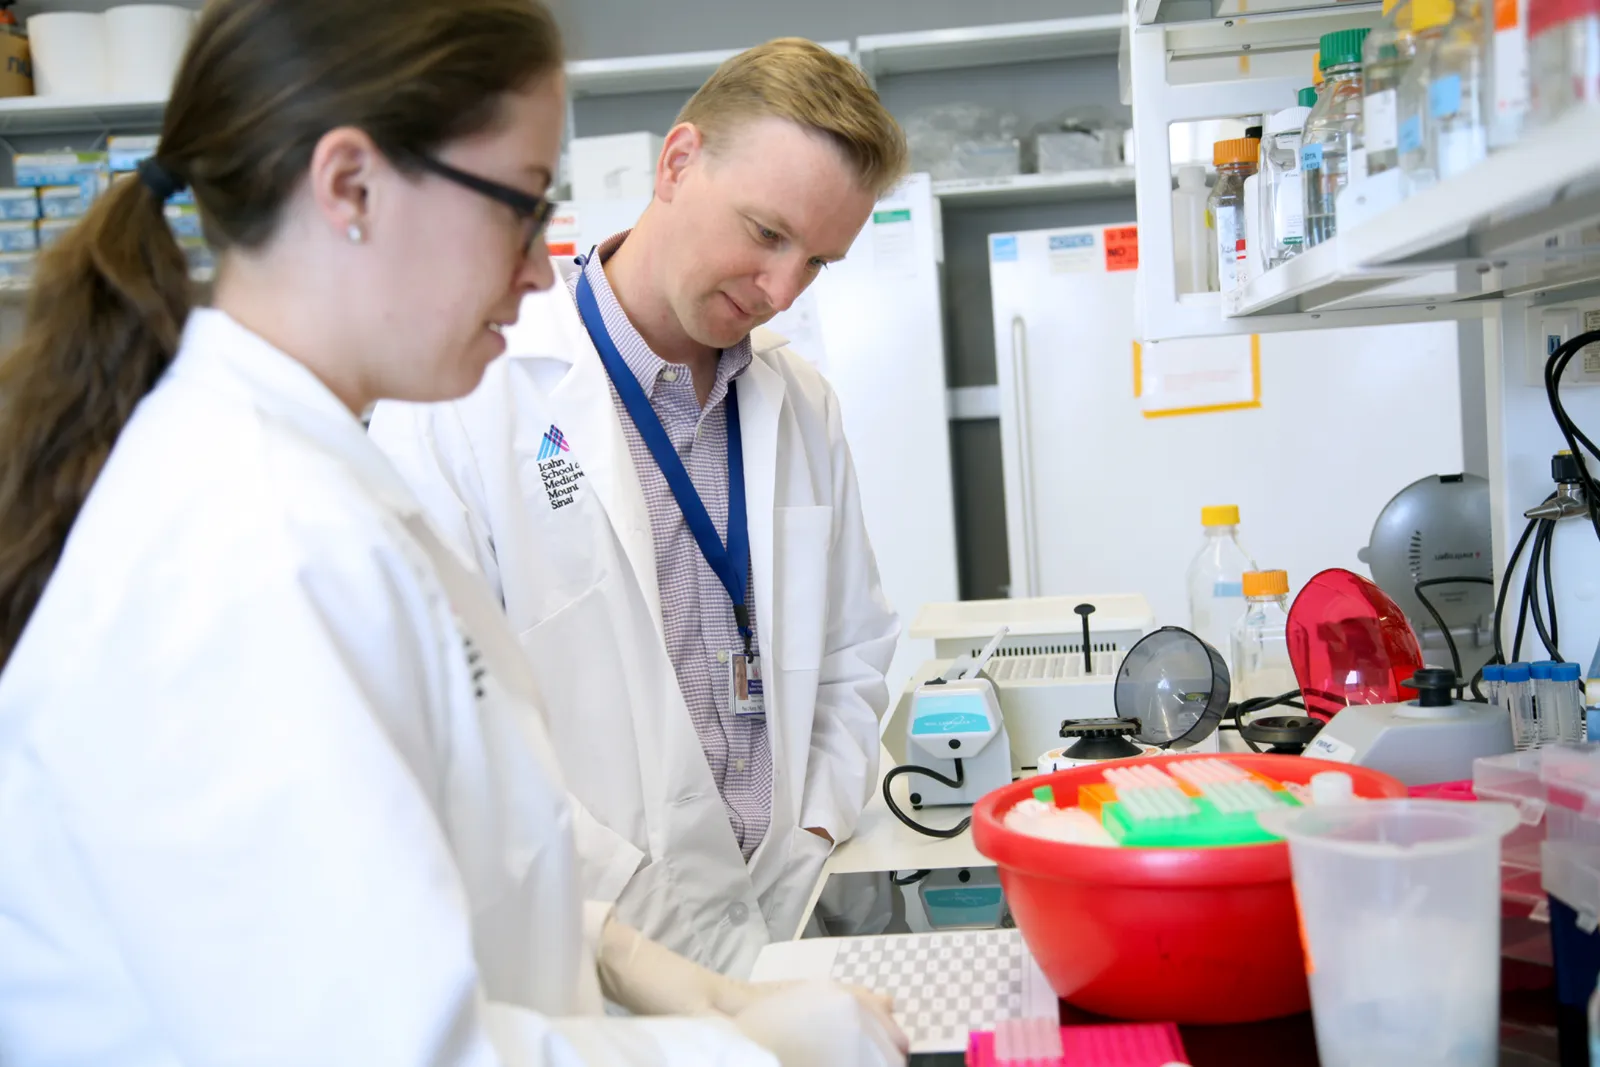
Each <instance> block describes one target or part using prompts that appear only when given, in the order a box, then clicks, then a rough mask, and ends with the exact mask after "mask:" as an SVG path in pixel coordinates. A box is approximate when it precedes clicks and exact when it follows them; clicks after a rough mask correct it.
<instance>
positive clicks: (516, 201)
mask: <svg viewBox="0 0 1600 1067" xmlns="http://www.w3.org/2000/svg"><path fill="white" fill-rule="evenodd" d="M416 160H417V162H418V163H419V164H420V165H421V166H422V167H423V169H424V170H430V171H432V172H433V173H434V174H437V175H438V176H439V177H441V178H444V179H445V180H447V181H452V182H455V183H456V184H457V185H459V186H461V187H462V188H463V189H471V190H472V191H473V192H475V193H477V194H478V195H479V196H486V197H488V198H489V199H490V200H493V201H495V202H496V203H498V204H504V205H505V206H506V207H508V208H510V209H511V211H512V214H514V215H516V216H517V221H518V222H520V223H521V224H522V227H523V232H522V254H523V256H524V257H526V256H527V255H528V254H529V253H531V252H532V251H533V245H534V242H535V241H537V240H538V239H539V235H540V234H542V233H544V230H545V227H546V226H548V225H550V216H552V215H554V214H555V211H556V205H555V202H554V201H552V200H550V199H548V198H546V197H543V196H530V195H529V194H528V193H525V192H523V191H522V190H521V189H513V188H512V187H511V186H509V185H501V184H500V183H499V182H496V181H490V180H489V179H488V178H480V177H478V176H477V175H476V174H468V173H467V172H466V171H464V170H457V169H456V168H454V167H452V166H451V165H450V164H448V163H441V162H440V161H439V160H437V159H434V158H432V157H430V156H417V157H416Z"/></svg>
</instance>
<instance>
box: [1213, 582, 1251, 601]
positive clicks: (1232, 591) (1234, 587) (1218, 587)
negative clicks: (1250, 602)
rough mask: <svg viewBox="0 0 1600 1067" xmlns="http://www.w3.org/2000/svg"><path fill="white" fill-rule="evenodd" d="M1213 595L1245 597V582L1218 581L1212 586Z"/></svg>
mask: <svg viewBox="0 0 1600 1067" xmlns="http://www.w3.org/2000/svg"><path fill="white" fill-rule="evenodd" d="M1211 595H1212V596H1216V597H1237V598H1239V599H1241V600H1242V599H1244V583H1243V582H1216V583H1215V584H1213V585H1212V586H1211Z"/></svg>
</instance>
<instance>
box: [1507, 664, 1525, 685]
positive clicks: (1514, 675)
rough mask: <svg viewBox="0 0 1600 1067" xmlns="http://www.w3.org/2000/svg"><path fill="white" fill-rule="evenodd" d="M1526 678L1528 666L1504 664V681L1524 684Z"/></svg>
mask: <svg viewBox="0 0 1600 1067" xmlns="http://www.w3.org/2000/svg"><path fill="white" fill-rule="evenodd" d="M1528 677H1529V671H1528V665H1527V664H1526V663H1508V664H1506V678H1505V680H1506V681H1508V682H1526V681H1527V680H1528Z"/></svg>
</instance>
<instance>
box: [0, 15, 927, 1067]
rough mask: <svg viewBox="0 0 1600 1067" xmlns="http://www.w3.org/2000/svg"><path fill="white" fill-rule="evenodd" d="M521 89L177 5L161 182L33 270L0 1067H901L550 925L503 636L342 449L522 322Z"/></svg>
mask: <svg viewBox="0 0 1600 1067" xmlns="http://www.w3.org/2000/svg"><path fill="white" fill-rule="evenodd" d="M560 71H561V48H560V40H559V35H558V33H557V31H556V27H555V24H554V22H553V21H552V19H551V18H550V16H549V14H548V13H547V12H546V11H545V10H544V9H543V8H542V7H539V6H538V5H537V4H536V3H533V2H531V0H451V2H449V3H440V2H438V0H272V2H270V3H262V2H260V0H213V2H212V3H211V4H209V5H208V6H207V8H206V11H205V14H204V16H203V18H202V20H201V23H200V25H199V27H198V29H197V31H196V34H195V37H194V40H193V42H192V43H191V45H190V47H189V51H188V54H187V56H186V57H185V60H184V63H183V66H182V69H181V71H180V72H179V75H178V78H177V82H176V85H175V87H174V91H173V96H172V100H171V103H170V105H169V107H168V109H167V112H166V118H165V123H164V128H163V131H162V137H161V148H160V151H159V153H158V154H157V155H156V156H155V157H154V158H152V159H151V160H149V161H147V162H146V163H145V165H144V166H143V167H142V168H141V169H140V171H139V174H138V175H137V177H136V178H130V179H127V180H124V181H121V182H119V183H118V184H116V185H115V186H114V187H113V188H112V189H111V191H110V192H109V193H108V194H107V195H105V196H104V197H102V198H101V199H100V201H99V202H98V203H97V204H96V205H95V207H94V209H93V210H92V211H91V212H90V214H89V215H88V216H87V217H86V218H85V219H83V220H82V222H81V223H79V225H78V226H76V227H75V228H74V229H73V230H72V231H71V232H70V233H69V234H67V235H66V236H64V237H63V238H62V239H61V240H60V241H59V242H58V243H57V244H56V245H55V246H54V247H53V248H52V249H51V250H50V252H49V253H47V254H46V256H45V257H44V260H43V262H42V263H41V267H40V271H39V275H38V282H37V286H36V290H35V292H34V294H33V296H32V302H31V305H30V308H29V321H28V326H27V329H26V332H25V334H24V336H23V337H22V339H21V342H20V343H19V344H18V346H17V347H16V348H15V349H14V350H12V351H11V352H9V353H7V354H6V355H5V356H4V357H3V358H0V1063H5V1064H7V1065H8V1067H32V1065H43V1064H50V1065H58V1064H90V1063H95V1064H99V1063H116V1064H125V1065H144V1064H152V1065H153V1064H169V1063H189V1064H230V1065H236V1064H237V1065H262V1067H286V1065H290V1064H294V1065H302V1064H329V1065H339V1067H351V1065H358V1064H360V1065H365V1064H372V1065H378V1064H383V1065H400V1067H412V1065H418V1067H420V1065H425V1064H426V1065H445V1064H449V1065H455V1064H463V1065H464V1064H492V1063H514V1064H519V1065H545V1064H549V1065H568V1064H585V1065H590V1064H607V1065H609V1064H696V1065H702V1064H737V1065H744V1064H751V1065H755V1064H762V1065H766V1064H772V1063H779V1064H782V1065H784V1067H791V1065H799V1064H810V1063H829V1064H833V1063H838V1064H851V1063H859V1064H863V1065H865V1064H874V1065H875V1064H880V1063H893V1062H898V1061H899V1060H900V1059H901V1058H902V1056H901V1048H900V1047H897V1042H898V1043H903V1038H901V1037H900V1036H899V1035H898V1032H897V1031H896V1030H895V1029H894V1025H893V1023H892V1022H890V1021H888V1020H887V1018H886V1017H884V1015H883V1007H882V1005H881V1004H880V1003H878V1002H877V1001H875V999H874V998H872V997H871V996H870V995H866V994H855V995H853V994H851V993H850V992H847V991H844V990H839V989H834V988H823V989H813V988H800V989H788V988H778V989H764V988H762V987H755V986H749V985H744V984H740V983H734V982H729V981H727V980H725V979H721V978H719V977H717V976H715V975H712V974H710V973H709V972H706V971H704V970H702V969H700V968H698V967H695V966H694V965H692V964H689V963H688V962H687V961H685V960H683V959H681V958H680V957H677V956H674V955H672V954H671V953H668V952H666V951H665V950H663V949H661V948H660V947H659V946H656V945H654V944H652V943H650V942H647V941H644V940H643V939H642V938H640V937H639V936H638V935H637V934H636V933H635V932H633V931H631V930H629V929H628V928H626V927H623V926H620V925H619V924H617V923H615V922H612V921H610V920H609V917H608V916H607V914H606V913H605V912H604V911H603V910H602V909H592V908H591V909H587V910H586V909H585V908H584V907H583V906H582V905H581V903H580V901H579V900H578V899H577V896H576V892H575V886H576V878H575V874H574V870H573V867H574V862H575V861H574V857H573V847H572V836H573V833H574V825H575V822H576V821H577V820H580V819H581V818H583V815H582V813H581V812H577V813H574V811H573V809H572V808H570V807H569V805H568V803H567V800H566V796H565V793H564V790H563V788H562V786H561V783H560V779H559V774H558V771H557V769H556V767H555V765H554V761H553V760H552V759H551V756H550V751H549V746H548V743H547V740H546V734H545V729H544V724H543V721H542V719H541V717H540V713H539V710H538V705H537V685H536V682H535V680H534V679H533V678H531V677H530V676H529V675H528V673H527V668H526V667H525V666H524V665H523V664H524V660H523V658H522V656H521V653H520V650H519V648H518V646H517V643H516V639H515V636H514V635H513V634H512V633H511V632H510V631H509V630H508V628H507V625H506V623H505V621H504V619H503V618H502V616H501V613H500V608H499V605H497V604H496V603H494V602H493V600H492V599H491V598H490V597H489V596H488V594H487V592H486V591H485V588H484V586H483V583H482V580H481V578H480V577H479V576H477V575H476V574H475V573H471V572H468V571H467V570H465V569H464V568H463V566H462V565H461V564H460V563H459V562H458V561H457V559H456V557H455V556H453V555H452V554H451V552H450V551H449V550H447V549H446V548H444V547H443V546H442V544H441V542H440V541H439V539H438V538H437V537H436V536H435V535H434V533H433V531H432V529H431V528H430V526H429V525H428V522H427V521H426V520H425V519H424V518H423V516H422V514H421V509H420V507H419V506H418V504H417V503H416V501H415V500H414V498H413V497H412V496H411V494H410V492H409V490H408V489H407V488H406V486H405V485H404V483H403V482H402V481H401V480H400V479H399V478H398V477H397V476H396V475H395V474H394V473H393V471H392V470H391V468H390V467H389V465H388V463H387V461H386V460H385V459H384V458H383V456H382V455H381V454H380V453H379V452H378V451H377V450H376V449H375V448H374V447H373V446H372V445H371V444H370V443H369V441H368V440H367V437H366V435H365V434H364V433H363V431H362V427H361V422H360V415H361V413H362V412H363V411H364V410H365V409H366V408H368V407H369V406H370V405H372V404H373V403H374V402H376V401H377V400H379V399H381V398H401V399H407V400H416V401H433V400H444V399H449V398H454V397H459V396H462V395H464V394H466V393H467V392H469V391H471V390H472V389H473V388H474V387H475V386H476V384H477V383H478V380H479V378H480V377H481V376H482V374H483V371H484V368H485V366H486V365H487V364H488V363H489V362H490V361H491V360H493V359H494V358H495V357H496V356H497V355H499V354H500V352H501V351H502V349H503V347H504V344H503V342H502V340H501V337H500V331H501V328H502V327H504V326H505V325H507V324H509V323H511V322H512V321H513V320H514V319H515V318H516V315H517V309H518V305H519V303H520V301H521V299H522V297H523V296H524V295H525V294H527V293H528V292H530V291H533V290H538V289H543V288H546V287H548V286H549V285H550V284H551V282H552V276H551V268H550V265H549V260H548V258H547V253H546V250H545V248H544V246H543V242H542V240H541V239H540V235H541V233H542V230H543V227H544V224H545V222H546V220H547V219H548V218H549V215H550V205H549V202H548V200H547V199H546V197H547V195H548V190H549V185H550V181H551V174H552V172H553V171H554V170H555V168H556V159H557V154H558V151H559V144H560V136H561V117H562V114H563V102H562V95H561V94H562V84H561V75H560ZM185 188H188V189H191V190H192V191H193V195H194V197H195V200H196V202H197V203H198V204H199V206H200V211H201V214H202V216H203V218H204V221H205V225H206V230H207V233H208V235H209V238H210V240H211V243H212V244H213V245H214V246H215V247H216V249H217V251H218V253H219V257H220V260H219V268H218V275H217V282H216V288H215V293H214V299H213V304H212V306H211V307H209V308H204V309H195V310H192V311H191V309H190V292H189V278H188V275H187V272H186V266H185V262H184V257H183V254H182V253H181V252H180V250H179V247H178V245H177V243H176V242H175V240H174V239H173V237H172V235H171V233H170V232H169V231H168V230H167V228H166V225H165V222H164V220H163V215H162V206H163V204H164V203H165V202H166V201H167V200H168V199H169V198H171V197H172V196H174V195H176V194H178V193H179V192H181V191H182V190H184V189H185ZM603 652H604V650H600V652H599V654H600V655H603ZM580 667H581V665H575V667H574V669H579V668H580ZM593 667H594V669H599V667H600V665H599V664H596V665H593ZM602 992H604V993H605V994H607V995H608V996H609V997H610V999H612V1000H613V1001H615V1002H617V1003H618V1004H620V1005H621V1006H622V1007H624V1008H627V1009H630V1010H631V1011H633V1012H634V1014H635V1015H636V1016H645V1015H648V1014H651V1013H668V1012H674V1013H678V1014H679V1015H688V1014H698V1015H700V1016H701V1017H700V1018H696V1019H688V1018H643V1017H637V1018H631V1019H616V1018H607V1017H605V1016H604V1015H602V1014H601V1012H600V1010H599V1008H600V1003H601V994H602ZM902 1047H903V1046H902Z"/></svg>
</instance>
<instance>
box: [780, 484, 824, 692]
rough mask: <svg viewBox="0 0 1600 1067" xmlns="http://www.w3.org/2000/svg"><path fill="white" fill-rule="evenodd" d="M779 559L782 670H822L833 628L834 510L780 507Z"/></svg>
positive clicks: (821, 507) (822, 507) (820, 507)
mask: <svg viewBox="0 0 1600 1067" xmlns="http://www.w3.org/2000/svg"><path fill="white" fill-rule="evenodd" d="M776 511H777V516H776V518H777V521H776V522H775V523H774V534H775V536H774V537H773V553H774V556H775V557H776V559H775V562H776V566H775V568H774V569H775V571H776V572H777V592H776V594H775V595H776V597H777V601H778V603H777V605H776V606H777V610H776V611H775V612H773V615H774V617H775V618H776V620H777V624H778V639H777V651H778V663H777V666H778V669H779V670H785V671H814V670H817V669H818V668H820V667H821V666H822V645H823V637H824V635H825V633H826V630H827V625H828V584H829V582H828V545H829V542H830V541H831V540H832V535H833V508H831V507H829V506H827V505H821V506H817V507H796V508H777V509H776Z"/></svg>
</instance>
